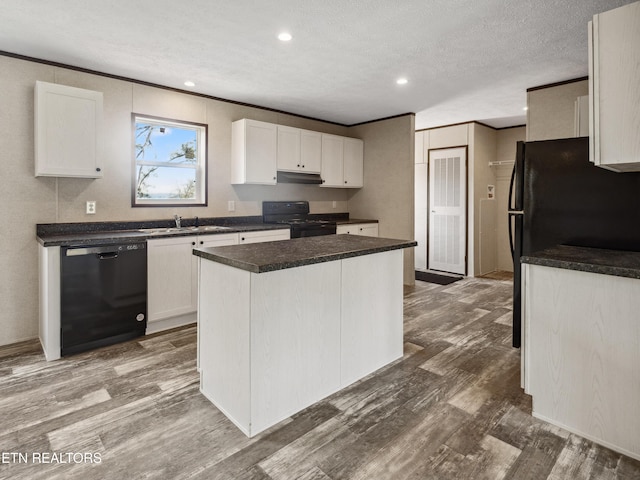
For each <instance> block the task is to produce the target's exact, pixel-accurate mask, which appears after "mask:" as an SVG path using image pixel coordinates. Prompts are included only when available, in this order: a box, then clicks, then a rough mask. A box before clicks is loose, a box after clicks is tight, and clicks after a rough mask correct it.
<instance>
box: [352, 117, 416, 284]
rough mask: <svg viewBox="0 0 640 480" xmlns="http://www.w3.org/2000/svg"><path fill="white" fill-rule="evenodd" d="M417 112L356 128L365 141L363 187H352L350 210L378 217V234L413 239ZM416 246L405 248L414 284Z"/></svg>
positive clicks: (407, 281) (407, 268)
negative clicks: (353, 188) (356, 188)
mask: <svg viewBox="0 0 640 480" xmlns="http://www.w3.org/2000/svg"><path fill="white" fill-rule="evenodd" d="M414 125H415V115H413V114H411V115H403V116H401V117H396V118H392V119H388V120H381V121H379V122H372V123H367V124H364V125H359V126H357V127H353V128H352V129H351V130H352V132H351V133H352V134H353V136H354V137H358V138H362V139H363V140H364V164H365V169H364V188H361V189H358V190H353V191H351V192H350V197H349V210H350V213H351V216H352V217H354V218H363V217H365V218H366V217H368V218H377V219H378V220H379V222H380V225H379V236H381V237H388V238H401V239H413V238H414V230H413V228H414V218H413V217H414V210H413V208H414V204H413V178H414V171H413V168H414V163H413V162H414V147H415V143H414V142H415V138H414V135H415V128H414ZM413 263H414V252H413V249H412V248H411V249H405V250H404V283H405V284H406V285H413V284H414V283H415V274H414V266H413Z"/></svg>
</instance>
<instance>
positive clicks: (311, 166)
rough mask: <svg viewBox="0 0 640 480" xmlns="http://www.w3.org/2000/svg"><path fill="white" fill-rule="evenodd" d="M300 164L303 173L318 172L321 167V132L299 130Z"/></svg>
mask: <svg viewBox="0 0 640 480" xmlns="http://www.w3.org/2000/svg"><path fill="white" fill-rule="evenodd" d="M300 164H301V165H302V171H303V172H305V173H320V171H321V169H322V134H321V133H319V132H312V131H310V130H301V131H300Z"/></svg>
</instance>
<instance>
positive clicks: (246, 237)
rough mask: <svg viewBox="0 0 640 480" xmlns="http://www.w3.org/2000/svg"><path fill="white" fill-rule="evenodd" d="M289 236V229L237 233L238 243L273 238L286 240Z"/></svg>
mask: <svg viewBox="0 0 640 480" xmlns="http://www.w3.org/2000/svg"><path fill="white" fill-rule="evenodd" d="M290 236H291V232H290V231H289V230H285V229H282V230H261V231H259V232H244V233H239V234H238V237H239V238H238V241H239V243H261V242H272V241H274V240H288V239H289V238H290Z"/></svg>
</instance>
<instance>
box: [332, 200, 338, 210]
mask: <svg viewBox="0 0 640 480" xmlns="http://www.w3.org/2000/svg"><path fill="white" fill-rule="evenodd" d="M337 206H338V202H336V201H335V200H334V201H333V208H336V207H337Z"/></svg>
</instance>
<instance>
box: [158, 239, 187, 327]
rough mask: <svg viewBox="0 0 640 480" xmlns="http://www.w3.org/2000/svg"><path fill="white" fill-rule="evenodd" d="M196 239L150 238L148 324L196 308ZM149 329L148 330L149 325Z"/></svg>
mask: <svg viewBox="0 0 640 480" xmlns="http://www.w3.org/2000/svg"><path fill="white" fill-rule="evenodd" d="M196 242H197V237H190V236H185V237H182V236H180V237H171V238H159V239H157V240H148V241H147V279H148V280H147V281H148V286H147V299H148V306H147V311H148V316H149V319H148V324H149V326H151V324H152V323H153V322H157V321H159V320H162V319H166V318H170V317H175V316H177V315H183V314H186V313H191V312H195V310H196V292H195V285H194V284H193V275H194V272H193V263H192V259H191V257H192V256H193V255H192V250H193V248H195V246H196ZM147 329H148V331H149V327H147ZM151 330H153V328H152V329H151Z"/></svg>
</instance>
